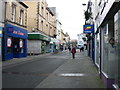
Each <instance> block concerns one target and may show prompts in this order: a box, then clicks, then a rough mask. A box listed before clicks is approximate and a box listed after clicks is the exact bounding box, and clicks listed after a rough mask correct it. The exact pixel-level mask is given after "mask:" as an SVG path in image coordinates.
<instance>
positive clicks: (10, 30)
mask: <svg viewBox="0 0 120 90" xmlns="http://www.w3.org/2000/svg"><path fill="white" fill-rule="evenodd" d="M8 32H9V33H13V34H17V35H21V36H24V33H22V32H21V31H16V30H13V28H8Z"/></svg>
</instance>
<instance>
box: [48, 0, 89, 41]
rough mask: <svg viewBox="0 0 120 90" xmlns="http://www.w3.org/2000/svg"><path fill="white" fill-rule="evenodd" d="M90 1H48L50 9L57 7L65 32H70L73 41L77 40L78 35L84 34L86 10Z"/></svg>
mask: <svg viewBox="0 0 120 90" xmlns="http://www.w3.org/2000/svg"><path fill="white" fill-rule="evenodd" d="M87 2H88V0H47V4H48V6H49V7H56V9H57V12H58V14H59V15H58V17H59V21H60V22H61V23H62V29H63V31H64V32H68V34H69V35H70V37H71V39H77V34H80V33H83V24H84V21H85V20H84V10H86V6H83V5H82V4H83V3H86V4H87Z"/></svg>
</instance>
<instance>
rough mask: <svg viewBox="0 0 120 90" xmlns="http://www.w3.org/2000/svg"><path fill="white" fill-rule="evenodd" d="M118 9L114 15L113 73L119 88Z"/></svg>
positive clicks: (119, 40) (119, 37)
mask: <svg viewBox="0 0 120 90" xmlns="http://www.w3.org/2000/svg"><path fill="white" fill-rule="evenodd" d="M119 24H120V10H119V11H118V12H117V13H116V15H115V17H114V36H115V44H114V46H115V60H116V66H117V67H116V68H115V69H114V70H116V73H115V84H117V85H118V86H119V88H120V70H119V69H120V25H119Z"/></svg>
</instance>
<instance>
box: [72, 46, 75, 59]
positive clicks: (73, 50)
mask: <svg viewBox="0 0 120 90" xmlns="http://www.w3.org/2000/svg"><path fill="white" fill-rule="evenodd" d="M71 53H72V57H73V59H75V53H76V49H75V47H72V50H71Z"/></svg>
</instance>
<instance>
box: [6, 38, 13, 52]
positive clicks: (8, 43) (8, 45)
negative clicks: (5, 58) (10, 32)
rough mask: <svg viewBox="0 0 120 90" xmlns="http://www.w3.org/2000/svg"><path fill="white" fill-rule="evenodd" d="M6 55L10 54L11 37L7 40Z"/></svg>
mask: <svg viewBox="0 0 120 90" xmlns="http://www.w3.org/2000/svg"><path fill="white" fill-rule="evenodd" d="M7 48H8V49H7V53H12V37H8V38H7Z"/></svg>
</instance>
